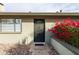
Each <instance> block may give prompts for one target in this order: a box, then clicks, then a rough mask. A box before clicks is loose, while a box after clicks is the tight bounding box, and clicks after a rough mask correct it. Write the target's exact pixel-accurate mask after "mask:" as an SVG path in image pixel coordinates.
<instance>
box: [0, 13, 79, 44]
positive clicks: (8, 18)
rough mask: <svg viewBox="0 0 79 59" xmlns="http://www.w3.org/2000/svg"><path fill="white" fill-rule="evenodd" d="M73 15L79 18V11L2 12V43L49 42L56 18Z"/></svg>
mask: <svg viewBox="0 0 79 59" xmlns="http://www.w3.org/2000/svg"><path fill="white" fill-rule="evenodd" d="M67 17H71V18H72V19H73V20H79V13H51V12H50V13H47V12H0V43H3V44H15V43H18V42H19V43H22V41H23V40H24V39H25V40H26V44H30V43H31V42H33V43H35V44H43V43H49V41H50V36H51V34H50V32H49V31H48V29H50V28H51V27H52V26H54V25H55V23H54V20H61V21H62V19H64V18H67Z"/></svg>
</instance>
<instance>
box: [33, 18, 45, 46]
mask: <svg viewBox="0 0 79 59" xmlns="http://www.w3.org/2000/svg"><path fill="white" fill-rule="evenodd" d="M34 42H35V43H37V44H41V43H44V42H45V20H44V19H34Z"/></svg>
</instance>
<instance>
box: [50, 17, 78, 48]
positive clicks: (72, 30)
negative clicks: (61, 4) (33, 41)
mask: <svg viewBox="0 0 79 59" xmlns="http://www.w3.org/2000/svg"><path fill="white" fill-rule="evenodd" d="M50 31H51V32H52V33H54V34H55V37H57V38H59V39H61V40H63V41H66V42H68V43H70V44H72V45H74V46H76V47H79V21H73V20H72V19H71V18H67V19H64V20H63V21H58V20H56V21H55V26H54V27H52V28H51V29H50Z"/></svg>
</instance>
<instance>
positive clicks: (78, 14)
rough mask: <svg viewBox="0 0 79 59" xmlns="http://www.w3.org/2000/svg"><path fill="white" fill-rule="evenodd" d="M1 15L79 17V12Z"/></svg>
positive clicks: (12, 13)
mask: <svg viewBox="0 0 79 59" xmlns="http://www.w3.org/2000/svg"><path fill="white" fill-rule="evenodd" d="M0 15H6V16H7V15H18V16H21V15H22V16H23V15H24V16H79V12H76V13H73V12H69V13H68V12H62V13H54V12H0Z"/></svg>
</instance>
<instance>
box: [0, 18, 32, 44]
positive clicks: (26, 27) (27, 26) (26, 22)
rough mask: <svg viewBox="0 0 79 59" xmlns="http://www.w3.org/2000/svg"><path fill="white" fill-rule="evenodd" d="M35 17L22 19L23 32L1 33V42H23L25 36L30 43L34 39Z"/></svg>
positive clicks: (27, 42)
mask: <svg viewBox="0 0 79 59" xmlns="http://www.w3.org/2000/svg"><path fill="white" fill-rule="evenodd" d="M33 25H34V24H33V19H30V18H28V19H22V32H21V33H8V34H7V33H6V34H2V33H0V43H2V44H15V43H18V42H20V43H21V42H22V40H23V39H24V38H26V37H27V38H28V39H26V44H29V43H30V42H31V41H33V32H34V26H33Z"/></svg>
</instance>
